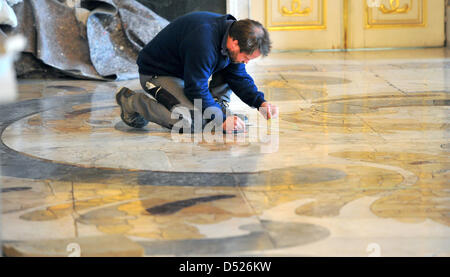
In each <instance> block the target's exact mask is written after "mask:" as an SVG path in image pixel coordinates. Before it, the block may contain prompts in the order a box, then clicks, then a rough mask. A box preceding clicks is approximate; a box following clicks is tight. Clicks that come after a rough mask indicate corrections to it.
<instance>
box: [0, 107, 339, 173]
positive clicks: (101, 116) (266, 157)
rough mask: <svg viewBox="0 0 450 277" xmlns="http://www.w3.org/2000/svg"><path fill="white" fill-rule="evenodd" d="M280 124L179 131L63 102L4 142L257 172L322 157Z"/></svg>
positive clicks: (135, 165)
mask: <svg viewBox="0 0 450 277" xmlns="http://www.w3.org/2000/svg"><path fill="white" fill-rule="evenodd" d="M244 112H248V113H247V114H248V115H249V117H250V118H255V119H256V118H257V117H258V115H257V111H256V110H251V109H248V110H246V111H244ZM251 113H253V114H251ZM258 120H259V121H258ZM251 122H252V121H251ZM258 122H259V123H258ZM260 123H261V124H260ZM262 124H265V125H262ZM275 124H277V121H276V120H273V122H272V123H271V125H269V126H268V123H267V121H266V120H264V119H262V117H260V118H259V119H256V122H255V123H254V124H253V123H252V125H249V126H248V132H247V133H245V134H238V135H233V134H232V135H231V136H226V135H223V134H218V136H214V137H213V136H212V137H205V136H203V137H202V134H194V135H190V134H189V135H188V136H174V135H172V134H171V132H170V130H168V129H165V128H163V127H161V126H159V125H156V124H153V123H150V124H149V125H147V126H146V127H145V128H142V129H134V128H131V127H129V126H127V125H126V124H125V123H123V122H122V120H121V119H120V110H119V107H118V106H117V105H114V102H113V99H110V100H108V101H104V102H103V101H98V102H94V103H86V104H78V105H74V106H71V107H68V106H65V107H64V106H61V107H56V108H54V109H50V110H47V111H44V112H41V113H37V114H34V115H31V116H28V117H25V118H22V119H20V120H18V121H16V122H14V123H13V124H11V125H10V126H8V127H7V128H6V129H5V130H4V132H3V134H2V138H1V139H2V141H3V142H4V143H5V145H6V146H8V147H9V148H11V149H14V150H16V151H18V152H21V153H24V154H26V155H28V156H32V157H36V158H40V159H43V160H47V161H52V162H57V163H64V164H71V165H78V166H82V167H89V168H91V167H94V168H103V169H105V168H107V169H127V170H139V171H146V170H150V171H163V172H196V173H199V172H204V173H208V172H209V173H251V172H260V171H267V170H272V169H282V168H287V167H293V166H300V165H307V166H310V165H311V164H312V163H314V161H319V160H320V159H321V157H322V155H323V151H322V150H321V149H319V148H321V147H318V148H317V149H316V150H317V151H318V155H316V152H315V151H309V150H307V149H306V148H309V146H306V145H305V146H304V147H305V148H304V149H302V147H299V140H300V141H301V140H303V141H304V142H306V141H309V140H310V139H309V137H307V138H301V135H302V133H301V132H299V131H297V130H289V129H286V130H283V131H281V129H284V127H282V126H279V128H275V127H274V126H275ZM271 127H274V128H272V130H269V131H268V129H270V128H271ZM198 135H200V137H198ZM298 135H300V136H298ZM208 139H216V141H209V140H208ZM180 140H181V141H180ZM324 147H325V146H324ZM339 176H340V175H339Z"/></svg>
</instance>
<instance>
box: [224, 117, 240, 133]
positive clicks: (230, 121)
mask: <svg viewBox="0 0 450 277" xmlns="http://www.w3.org/2000/svg"><path fill="white" fill-rule="evenodd" d="M222 128H223V130H224V131H225V132H227V133H232V132H245V122H244V121H243V120H242V119H240V118H239V117H237V116H229V117H227V119H226V120H225V121H224V122H223V124H222Z"/></svg>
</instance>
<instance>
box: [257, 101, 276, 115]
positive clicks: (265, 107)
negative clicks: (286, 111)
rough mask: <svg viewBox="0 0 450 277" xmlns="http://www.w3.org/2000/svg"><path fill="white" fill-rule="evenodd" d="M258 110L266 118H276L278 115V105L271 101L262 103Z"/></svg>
mask: <svg viewBox="0 0 450 277" xmlns="http://www.w3.org/2000/svg"><path fill="white" fill-rule="evenodd" d="M258 110H259V112H260V113H261V114H262V115H263V116H264V118H265V119H271V118H276V117H277V116H278V107H277V106H275V105H273V104H270V103H269V102H264V103H262V104H261V107H259V109H258Z"/></svg>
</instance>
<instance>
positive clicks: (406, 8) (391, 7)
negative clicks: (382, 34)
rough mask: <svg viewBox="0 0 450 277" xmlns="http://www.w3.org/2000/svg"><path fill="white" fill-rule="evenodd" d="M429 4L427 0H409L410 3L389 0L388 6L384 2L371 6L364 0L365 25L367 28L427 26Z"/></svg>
mask: <svg viewBox="0 0 450 277" xmlns="http://www.w3.org/2000/svg"><path fill="white" fill-rule="evenodd" d="M385 3H386V1H385ZM386 4H387V3H386ZM427 6H428V3H427V0H409V1H408V3H405V2H403V3H401V2H400V0H389V4H388V7H387V6H386V5H385V4H384V3H382V4H380V6H379V7H369V6H368V5H367V1H364V20H365V24H364V25H365V28H366V29H372V28H378V29H388V28H411V27H425V26H426V24H427Z"/></svg>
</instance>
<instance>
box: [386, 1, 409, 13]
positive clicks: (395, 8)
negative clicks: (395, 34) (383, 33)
mask: <svg viewBox="0 0 450 277" xmlns="http://www.w3.org/2000/svg"><path fill="white" fill-rule="evenodd" d="M389 6H390V7H389V8H386V6H385V5H384V4H381V5H380V7H379V8H378V9H379V10H380V11H381V12H382V13H384V14H391V13H407V12H409V11H410V10H411V8H412V1H411V2H410V5H408V4H405V5H404V6H403V7H402V8H400V0H389Z"/></svg>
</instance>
